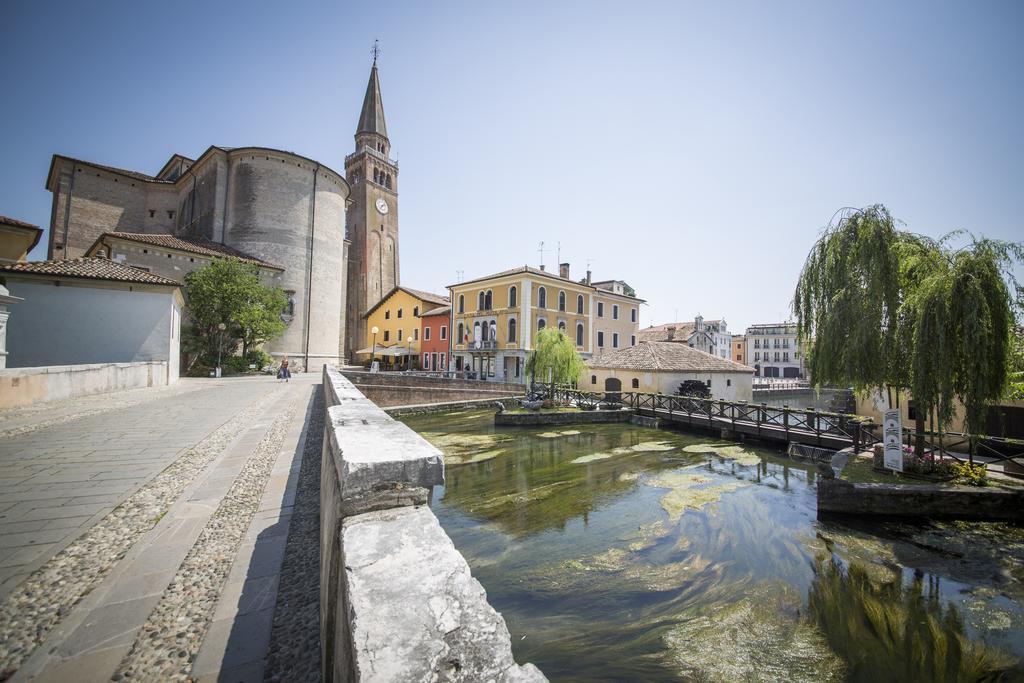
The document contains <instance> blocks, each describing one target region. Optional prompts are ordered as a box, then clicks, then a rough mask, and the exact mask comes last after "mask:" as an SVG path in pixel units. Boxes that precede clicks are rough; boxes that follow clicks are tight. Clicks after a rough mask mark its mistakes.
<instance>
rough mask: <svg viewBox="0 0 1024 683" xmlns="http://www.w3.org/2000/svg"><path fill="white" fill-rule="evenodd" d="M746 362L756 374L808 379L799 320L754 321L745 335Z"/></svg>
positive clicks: (759, 375) (758, 375)
mask: <svg viewBox="0 0 1024 683" xmlns="http://www.w3.org/2000/svg"><path fill="white" fill-rule="evenodd" d="M746 353H747V365H749V366H751V367H752V368H754V372H755V376H757V377H772V378H774V377H785V378H790V379H806V378H807V371H806V368H805V366H804V356H803V353H801V349H800V346H799V345H798V340H797V335H796V323H789V322H786V323H768V324H763V325H751V326H750V327H748V328H747V338H746Z"/></svg>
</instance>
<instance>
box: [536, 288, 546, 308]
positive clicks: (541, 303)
mask: <svg viewBox="0 0 1024 683" xmlns="http://www.w3.org/2000/svg"><path fill="white" fill-rule="evenodd" d="M547 307H548V290H546V289H544V288H543V287H541V288H540V289H538V290H537V308H547Z"/></svg>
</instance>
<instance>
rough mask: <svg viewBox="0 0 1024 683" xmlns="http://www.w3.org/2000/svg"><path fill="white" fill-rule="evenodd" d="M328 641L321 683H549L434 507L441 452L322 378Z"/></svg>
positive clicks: (323, 596)
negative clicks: (517, 657) (519, 653)
mask: <svg viewBox="0 0 1024 683" xmlns="http://www.w3.org/2000/svg"><path fill="white" fill-rule="evenodd" d="M323 376H324V395H325V399H326V401H325V402H326V406H327V408H326V409H327V416H326V420H325V425H324V429H325V430H326V433H325V434H324V458H323V465H322V471H321V493H320V496H321V505H320V548H321V553H320V577H321V583H320V635H321V665H322V669H323V680H325V681H353V682H362V681H425V680H436V681H488V680H491V681H544V680H547V679H546V678H545V677H544V675H543V674H541V672H540V671H539V670H538V669H537V668H536V667H535V666H533V665H532V664H526V665H523V666H519V665H517V664H516V663H515V661H514V659H513V658H512V649H511V641H510V637H509V632H508V628H507V627H506V625H505V621H504V619H502V617H501V615H500V614H498V613H497V612H496V611H495V610H494V608H492V607H491V606H490V605H489V604H488V602H487V596H486V593H485V592H484V589H483V587H482V586H481V585H480V584H479V582H477V581H476V579H474V578H473V577H472V575H471V574H470V570H469V565H467V564H466V561H465V559H464V558H463V557H462V555H461V554H459V552H458V550H456V549H455V546H454V545H453V544H452V542H451V539H449V538H448V536H447V534H445V532H444V530H443V529H442V528H441V526H440V524H439V523H438V521H437V518H436V517H435V516H434V514H433V512H431V510H430V508H429V506H428V504H429V501H430V496H431V491H432V489H433V487H434V486H435V485H439V484H443V483H444V459H443V457H442V454H441V453H440V451H438V450H437V449H436V448H434V447H433V446H432V445H430V444H429V443H427V442H426V441H425V440H424V439H423V438H422V437H420V436H419V435H418V434H416V433H415V432H413V431H412V430H411V429H409V428H408V427H406V426H405V425H404V424H402V423H400V422H396V421H395V420H393V419H392V418H391V417H390V416H388V415H387V414H386V413H385V412H384V411H383V410H382V409H381V408H380V407H378V406H377V405H375V404H374V403H373V402H372V401H370V400H369V399H368V398H366V397H365V396H363V394H361V393H360V392H359V391H358V390H357V389H356V387H355V386H354V385H353V384H352V383H351V382H350V381H349V380H348V379H346V378H345V377H344V376H343V375H342V374H341V373H340V372H338V371H337V370H335V369H334V368H331V367H329V366H326V367H324V375H323Z"/></svg>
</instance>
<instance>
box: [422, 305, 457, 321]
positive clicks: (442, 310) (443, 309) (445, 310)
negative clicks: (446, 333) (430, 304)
mask: <svg viewBox="0 0 1024 683" xmlns="http://www.w3.org/2000/svg"><path fill="white" fill-rule="evenodd" d="M451 312H452V307H451V306H438V307H437V308H431V309H430V310H429V311H424V312H423V313H420V317H421V318H425V317H426V316H428V315H448V314H449V313H451Z"/></svg>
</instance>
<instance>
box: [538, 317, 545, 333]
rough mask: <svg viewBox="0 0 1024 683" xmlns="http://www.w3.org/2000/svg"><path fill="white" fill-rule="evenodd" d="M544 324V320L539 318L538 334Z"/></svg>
mask: <svg viewBox="0 0 1024 683" xmlns="http://www.w3.org/2000/svg"><path fill="white" fill-rule="evenodd" d="M546 324H547V323H546V322H545V321H544V318H539V319H538V320H537V331H538V332H540V331H541V330H543V329H544V326H545V325H546Z"/></svg>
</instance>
